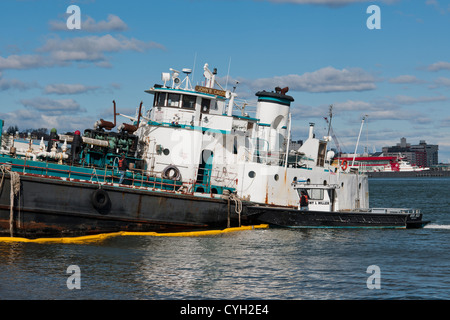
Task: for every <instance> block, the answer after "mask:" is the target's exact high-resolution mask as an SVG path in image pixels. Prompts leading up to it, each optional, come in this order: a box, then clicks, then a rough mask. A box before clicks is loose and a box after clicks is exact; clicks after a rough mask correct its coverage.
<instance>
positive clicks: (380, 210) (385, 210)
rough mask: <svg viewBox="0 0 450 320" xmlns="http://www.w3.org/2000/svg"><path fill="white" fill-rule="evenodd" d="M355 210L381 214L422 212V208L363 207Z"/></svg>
mask: <svg viewBox="0 0 450 320" xmlns="http://www.w3.org/2000/svg"><path fill="white" fill-rule="evenodd" d="M354 211H355V212H370V213H381V214H384V213H385V214H393V213H399V214H420V212H421V211H420V209H416V208H366V209H364V208H361V209H356V210H354Z"/></svg>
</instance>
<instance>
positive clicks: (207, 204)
mask: <svg viewBox="0 0 450 320" xmlns="http://www.w3.org/2000/svg"><path fill="white" fill-rule="evenodd" d="M203 69H204V76H205V84H204V85H203V86H196V87H195V88H193V87H192V85H191V82H190V78H189V75H190V73H191V70H190V69H182V71H181V72H180V71H177V70H175V69H170V71H171V72H164V73H162V79H161V80H162V84H155V85H154V86H153V87H151V88H150V89H148V90H146V91H145V92H146V93H149V94H152V95H153V96H154V100H153V104H152V108H151V110H149V111H148V112H144V111H143V108H144V106H143V103H141V104H140V106H139V109H138V111H137V114H136V116H134V117H131V116H126V115H122V114H120V113H117V112H116V111H117V110H116V103H115V102H113V109H114V112H113V116H114V121H113V122H111V121H106V120H104V119H100V120H98V121H96V122H95V124H94V127H93V128H89V129H86V130H84V132H83V133H81V132H74V133H67V134H60V135H58V134H57V131H56V129H55V130H52V137H51V139H50V140H49V141H48V143H47V145H46V143H45V142H44V141H43V140H41V141H40V144H39V145H35V144H34V142H33V141H32V140H31V139H29V141H27V142H25V143H24V142H20V141H18V140H17V139H15V138H14V136H8V135H3V136H2V146H1V149H0V169H1V184H0V235H9V236H22V237H28V238H36V237H41V236H68V235H88V234H96V233H105V232H116V231H157V232H173V231H187V230H195V229H211V228H226V227H230V226H237V225H240V224H242V223H245V224H254V223H269V224H271V225H278V226H287V227H290V226H297V225H301V226H304V227H313V226H317V225H321V226H337V225H339V226H356V225H357V226H381V227H391V226H394V227H409V226H412V225H414V226H421V225H423V224H424V223H425V222H423V221H422V220H421V219H422V215H421V214H420V213H417V212H416V211H414V213H410V212H403V211H402V212H395V213H393V212H392V211H386V212H384V213H382V216H381V217H382V218H380V219H378V216H379V215H380V214H381V213H379V212H377V211H373V210H368V209H367V210H363V208H368V205H369V195H368V179H367V176H365V175H363V174H359V173H354V172H349V171H348V170H343V168H335V167H333V166H332V165H331V162H332V159H333V157H334V155H333V153H332V151H328V152H327V143H328V141H330V140H329V137H325V138H324V139H323V140H319V139H317V138H315V134H314V124H311V125H310V133H309V138H308V139H307V140H306V141H305V143H304V144H303V145H302V146H301V147H300V148H299V149H298V150H290V148H289V141H290V131H291V130H290V128H291V116H290V105H291V103H292V102H293V101H294V99H293V98H292V97H291V96H289V95H287V92H288V90H289V89H288V88H279V87H277V88H275V91H271V92H266V91H260V92H257V93H256V96H257V97H258V102H257V105H256V114H255V116H249V115H248V114H247V113H245V108H244V107H239V106H238V105H237V101H236V99H235V98H236V96H237V94H236V93H235V92H234V90H233V91H230V90H224V89H223V88H222V87H221V86H220V84H218V83H217V81H216V79H215V78H216V74H217V70H216V69H214V70H213V71H210V69H209V66H208V64H205V65H204V68H203ZM181 73H184V74H185V78H184V79H183V80H181V79H180V75H181ZM216 85H217V86H218V87H219V88H216ZM236 106H238V107H239V109H241V114H239V115H237V114H234V111H236V110H237V109H238V108H237V107H236ZM117 116H123V117H126V118H127V119H130V120H131V123H122V124H121V125H119V126H118V127H117V131H113V129H114V128H115V127H116V126H117V123H116V117H117ZM0 124H1V126H3V121H0ZM0 129H3V128H0ZM1 131H3V130H1ZM119 164H120V165H119ZM318 185H322V186H323V188H322V189H317V188H315V186H318ZM300 189H304V190H305V191H306V192H307V193H309V197H310V207H309V210H308V211H307V212H304V211H300V210H299V192H298V191H299V190H300ZM316 190H319V191H316ZM320 190H322V192H320ZM326 196H328V198H326ZM321 197H322V198H321ZM313 201H317V204H316V203H315V202H314V203H313ZM324 207H326V209H324ZM347 217H348V218H347ZM357 217H361V218H357ZM397 217H398V218H397ZM355 219H359V220H358V221H359V222H358V223H357V224H355V222H354V220H355ZM337 220H339V221H340V223H337V222H336V221H337ZM413 220H414V223H413V224H411V221H413Z"/></svg>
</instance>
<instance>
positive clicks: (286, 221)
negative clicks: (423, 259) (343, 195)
mask: <svg viewBox="0 0 450 320" xmlns="http://www.w3.org/2000/svg"><path fill="white" fill-rule="evenodd" d="M247 210H248V213H249V214H251V215H252V216H253V219H254V221H253V222H255V223H266V224H269V225H271V226H277V227H288V228H422V227H423V226H425V225H426V224H427V223H428V222H427V221H423V220H422V214H401V213H371V212H326V211H300V210H297V209H290V208H279V207H264V206H249V207H248V208H247Z"/></svg>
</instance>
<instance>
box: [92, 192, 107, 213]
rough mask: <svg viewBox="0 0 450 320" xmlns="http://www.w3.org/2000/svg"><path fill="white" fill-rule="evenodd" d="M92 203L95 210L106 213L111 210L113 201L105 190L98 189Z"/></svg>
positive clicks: (93, 195)
mask: <svg viewBox="0 0 450 320" xmlns="http://www.w3.org/2000/svg"><path fill="white" fill-rule="evenodd" d="M91 202H92V205H93V206H94V208H95V209H97V210H98V211H101V212H102V213H104V212H105V211H108V210H109V209H110V208H111V199H110V198H109V195H108V193H107V192H106V191H105V190H103V189H97V190H95V191H94V192H92V194H91Z"/></svg>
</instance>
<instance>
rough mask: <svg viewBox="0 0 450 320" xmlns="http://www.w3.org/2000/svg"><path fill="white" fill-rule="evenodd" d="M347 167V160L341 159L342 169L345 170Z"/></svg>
mask: <svg viewBox="0 0 450 320" xmlns="http://www.w3.org/2000/svg"><path fill="white" fill-rule="evenodd" d="M347 167H348V163H347V160H344V161H342V164H341V168H342V171H345V170H347Z"/></svg>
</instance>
